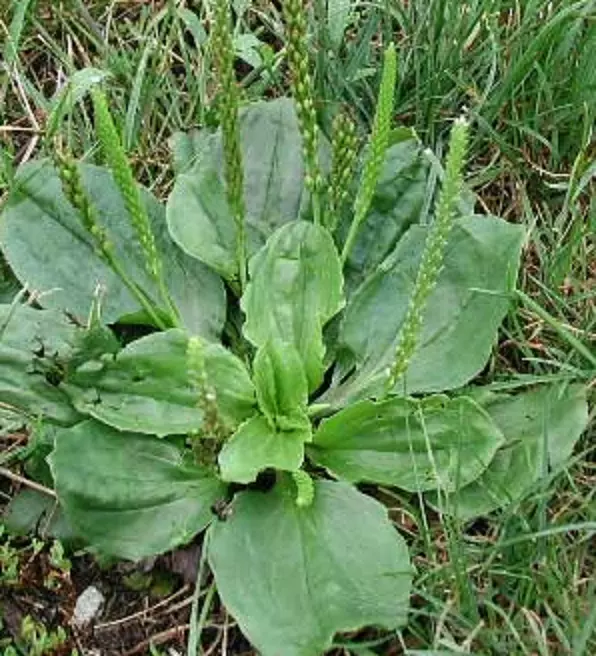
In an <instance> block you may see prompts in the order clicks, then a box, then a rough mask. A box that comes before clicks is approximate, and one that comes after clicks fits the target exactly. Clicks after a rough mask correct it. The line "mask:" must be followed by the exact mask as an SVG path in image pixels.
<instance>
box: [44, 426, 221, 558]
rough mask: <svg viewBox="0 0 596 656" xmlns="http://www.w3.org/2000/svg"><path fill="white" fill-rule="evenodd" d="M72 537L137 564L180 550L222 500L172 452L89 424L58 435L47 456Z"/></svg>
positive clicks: (204, 474)
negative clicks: (72, 529) (146, 558)
mask: <svg viewBox="0 0 596 656" xmlns="http://www.w3.org/2000/svg"><path fill="white" fill-rule="evenodd" d="M49 460H50V467H51V469H52V474H53V476H54V481H55V487H56V492H57V494H58V498H59V500H60V503H61V504H62V507H63V509H64V512H65V514H66V517H67V519H68V520H69V521H70V523H71V524H72V526H73V528H74V529H75V531H76V533H77V534H78V535H80V536H81V537H83V538H85V539H86V540H87V541H88V542H89V543H90V544H93V545H94V546H95V547H96V548H97V549H99V550H100V551H101V552H103V553H105V554H108V555H112V556H116V557H119V558H128V559H130V560H139V559H140V558H144V557H146V556H151V555H155V554H159V553H163V552H164V551H168V550H169V549H172V548H174V547H177V546H179V545H182V544H186V543H187V542H188V541H189V540H191V539H192V538H193V537H194V536H195V535H196V534H197V533H198V532H200V531H202V530H203V529H204V528H205V527H206V526H207V525H208V524H209V522H210V521H211V519H212V517H213V515H212V512H211V506H212V505H213V504H214V503H216V502H217V501H219V500H221V499H222V498H224V497H225V495H226V487H225V486H224V484H223V483H222V482H221V481H219V480H218V479H217V478H216V477H215V475H214V474H213V473H212V472H211V471H209V470H207V469H205V468H203V467H199V466H197V465H195V464H192V463H189V462H187V461H186V459H185V456H184V453H183V452H182V451H181V450H180V449H178V448H177V447H176V446H174V445H173V444H171V443H169V442H167V441H165V440H159V439H157V438H154V437H148V436H145V435H136V434H134V433H121V432H119V431H117V430H114V429H113V428H110V427H109V426H105V425H103V424H100V423H98V422H96V421H93V420H89V421H85V422H83V423H81V424H77V425H76V426H74V427H73V428H69V429H64V430H62V431H59V432H58V433H57V435H56V442H55V448H54V451H53V453H52V454H51V456H50V459H49Z"/></svg>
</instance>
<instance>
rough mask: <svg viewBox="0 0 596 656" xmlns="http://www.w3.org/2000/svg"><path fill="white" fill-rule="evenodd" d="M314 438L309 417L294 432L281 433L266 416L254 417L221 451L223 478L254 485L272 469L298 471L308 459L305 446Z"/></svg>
mask: <svg viewBox="0 0 596 656" xmlns="http://www.w3.org/2000/svg"><path fill="white" fill-rule="evenodd" d="M311 439H312V435H311V431H310V424H309V423H308V418H306V423H305V424H304V425H303V426H301V427H299V428H296V429H294V430H277V429H276V428H274V427H272V426H271V424H270V423H269V422H268V421H267V419H266V418H265V417H261V416H256V417H253V418H252V419H249V420H248V421H247V422H246V423H244V424H242V426H240V428H239V429H238V430H237V431H236V433H234V435H232V437H231V438H230V439H229V440H228V441H227V442H226V443H225V445H224V447H223V449H222V450H221V452H220V454H219V467H220V470H221V477H222V479H223V480H224V481H229V482H234V483H252V482H253V481H255V480H256V478H257V476H258V474H259V472H261V471H263V470H264V469H267V468H268V467H273V468H275V469H281V470H283V471H296V470H298V469H300V466H301V465H302V462H303V460H304V443H305V442H310V440H311Z"/></svg>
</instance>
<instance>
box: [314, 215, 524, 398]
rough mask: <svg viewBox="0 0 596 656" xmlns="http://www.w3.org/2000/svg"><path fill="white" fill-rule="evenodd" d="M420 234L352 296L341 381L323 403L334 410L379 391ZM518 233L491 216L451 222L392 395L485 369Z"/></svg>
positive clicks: (512, 272) (448, 385) (512, 273)
mask: <svg viewBox="0 0 596 656" xmlns="http://www.w3.org/2000/svg"><path fill="white" fill-rule="evenodd" d="M426 233H427V229H426V228H425V227H423V226H413V227H412V228H410V230H409V231H408V232H407V233H406V235H405V236H404V237H403V239H402V240H401V241H400V242H399V244H398V245H397V248H396V249H395V251H394V252H393V253H392V254H391V256H389V257H388V258H387V259H386V260H385V261H384V262H383V264H382V265H381V266H380V267H379V268H378V269H377V271H376V272H375V273H374V274H373V275H372V276H370V277H369V278H368V280H367V281H366V282H365V283H364V284H363V285H362V286H361V287H360V288H359V289H358V291H357V292H356V293H355V294H354V295H353V296H352V298H351V300H350V303H349V304H348V306H347V308H346V310H345V314H344V318H343V321H342V324H341V327H340V331H339V336H338V341H339V349H340V351H343V353H340V358H339V359H340V361H341V362H343V367H342V370H341V371H339V372H338V374H337V379H338V380H341V379H342V378H343V377H345V376H346V375H347V374H349V373H350V370H353V369H354V367H355V369H356V371H355V373H354V374H353V375H351V377H350V378H349V379H348V380H347V381H346V382H344V383H342V384H341V385H339V386H337V387H335V388H333V389H332V390H331V391H330V392H329V393H328V394H327V395H326V397H325V399H324V400H325V401H327V402H330V403H331V404H333V405H334V406H335V407H341V406H343V405H346V404H347V403H349V402H350V401H352V400H355V399H359V398H363V397H366V396H377V395H378V394H380V393H381V392H382V391H383V388H384V385H385V382H386V370H387V367H389V366H390V365H391V363H392V362H393V357H394V353H395V347H396V340H397V338H398V333H399V329H400V327H401V324H402V322H403V319H404V317H405V314H406V310H407V307H408V304H409V300H410V296H411V293H412V289H413V286H414V281H415V279H416V274H417V271H418V265H419V262H420V256H421V253H422V250H423V247H424V242H425V239H426ZM523 235H524V231H523V228H522V227H521V226H517V225H512V224H509V223H507V222H505V221H503V220H501V219H496V218H493V217H478V216H473V217H466V218H463V219H460V220H458V221H457V222H456V224H455V226H454V229H453V231H452V234H451V238H450V240H449V243H448V245H447V248H446V253H445V260H444V265H443V268H442V271H441V274H440V276H439V280H438V283H437V286H436V287H435V289H434V291H433V292H432V294H431V296H430V298H429V301H428V304H427V307H426V310H425V314H424V319H423V329H422V334H421V337H420V340H419V345H418V348H417V350H416V352H415V353H414V356H413V358H412V361H411V363H410V366H409V368H408V371H407V373H406V375H405V376H404V379H403V380H401V381H398V383H397V385H396V388H395V390H394V391H395V393H397V394H412V393H419V392H440V391H444V390H450V389H457V388H458V387H461V386H463V385H464V384H465V383H466V382H468V381H469V380H470V379H472V378H473V377H474V376H476V375H477V374H478V373H479V372H480V371H481V370H482V368H483V367H484V366H485V364H486V362H487V360H488V358H489V356H490V352H491V348H492V346H493V344H494V342H495V339H496V335H497V330H498V328H499V325H500V323H501V321H502V320H503V318H504V316H505V314H506V312H507V308H508V307H509V298H508V294H509V293H510V292H511V291H512V290H513V288H514V285H515V280H516V277H517V270H518V266H519V257H520V250H521V246H522V240H523Z"/></svg>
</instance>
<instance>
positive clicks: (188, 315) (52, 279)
mask: <svg viewBox="0 0 596 656" xmlns="http://www.w3.org/2000/svg"><path fill="white" fill-rule="evenodd" d="M80 171H81V175H82V178H83V184H84V186H85V189H86V190H87V193H88V194H89V196H90V198H91V199H92V201H93V204H94V206H95V207H96V209H97V212H98V219H99V222H100V223H101V225H102V226H104V227H105V228H106V230H107V232H108V235H109V236H110V239H111V241H112V243H113V246H114V251H115V254H116V257H117V259H118V260H119V261H120V263H121V264H122V266H123V267H124V268H125V270H126V272H127V274H128V276H129V277H130V278H131V279H132V280H134V281H135V283H137V284H138V285H140V286H141V287H142V288H143V289H144V290H146V292H147V294H149V296H151V297H153V298H154V299H158V298H159V295H158V292H157V290H156V289H155V285H154V283H153V281H152V280H150V279H149V277H148V275H147V273H146V270H145V266H144V260H143V253H142V251H141V248H140V246H139V245H138V243H137V239H136V237H135V233H134V230H133V228H132V226H131V224H130V220H129V217H128V215H127V212H126V209H125V207H124V203H123V201H122V198H121V197H120V193H119V191H118V187H117V186H116V184H115V183H114V180H113V178H112V176H111V174H110V173H109V172H108V171H107V170H106V169H103V168H98V167H96V166H91V165H89V164H81V165H80ZM143 198H144V201H145V203H146V206H147V210H148V213H149V216H150V219H151V221H152V225H153V229H154V232H155V238H156V243H157V247H158V250H159V252H160V254H161V258H162V260H163V266H164V275H165V278H166V284H167V287H168V289H169V291H170V294H171V296H172V298H173V300H174V303H175V304H176V306H177V307H178V309H179V311H180V314H181V317H182V321H183V323H184V325H185V327H186V328H188V330H190V331H191V332H193V333H196V334H199V335H202V336H204V337H205V338H207V339H210V340H215V339H217V337H218V336H219V334H220V332H221V329H222V327H223V323H224V320H225V293H224V289H223V284H222V282H221V280H219V279H218V277H217V276H216V275H215V274H214V273H213V272H211V271H209V270H208V269H207V268H206V267H205V266H203V265H202V264H200V263H199V262H197V261H196V260H195V259H194V258H191V257H188V256H187V255H185V254H184V253H183V252H182V251H181V250H180V249H179V248H178V247H177V246H176V245H175V244H174V243H173V242H172V240H171V239H170V237H169V235H168V233H167V228H166V224H165V215H164V208H163V206H162V205H160V204H159V203H158V202H157V200H156V199H155V198H154V197H153V196H152V195H151V194H150V193H149V192H147V191H144V193H143ZM0 244H1V246H2V250H3V252H4V255H5V256H6V259H7V261H8V263H9V264H10V266H11V268H12V269H13V271H14V273H15V275H16V276H17V278H18V279H19V280H20V281H21V283H23V284H24V285H25V284H26V285H28V286H29V287H30V288H32V289H35V290H38V291H41V292H44V293H43V294H42V295H41V296H40V303H41V304H42V305H43V306H44V307H46V308H50V309H57V310H67V311H69V312H71V313H72V314H74V315H76V316H77V317H78V318H79V319H84V318H86V316H87V313H88V311H89V307H90V305H91V299H92V298H93V294H94V291H95V289H96V288H97V286H98V285H102V286H103V287H105V289H106V295H105V300H104V303H103V306H102V311H103V319H104V321H105V322H106V323H111V322H114V321H117V320H118V319H121V318H122V317H124V316H125V315H131V314H135V313H137V312H139V310H140V307H139V304H138V302H137V301H136V299H134V298H133V297H132V296H131V294H130V292H129V291H128V289H127V288H126V287H125V286H124V284H123V283H122V281H121V280H120V278H119V277H118V276H116V274H115V273H114V272H113V271H112V270H111V269H110V268H108V266H107V265H106V264H105V263H104V261H103V260H102V259H101V258H100V257H99V256H98V255H97V252H96V250H95V249H94V247H93V244H92V241H91V239H90V236H89V235H88V234H87V232H86V231H85V230H84V228H83V226H82V224H81V221H80V219H79V217H78V215H77V212H76V210H74V209H73V207H72V206H71V205H70V203H69V202H68V201H67V200H66V198H65V197H64V195H63V193H62V188H61V184H60V180H59V178H58V175H57V173H56V171H55V169H54V168H53V166H52V165H51V164H50V163H48V162H47V161H42V160H40V161H35V162H30V163H28V164H26V165H24V166H23V167H21V168H20V169H19V172H18V174H17V180H16V183H15V188H14V190H13V191H12V193H11V194H10V196H9V197H8V200H7V202H6V204H5V206H4V209H3V212H2V215H1V216H0Z"/></svg>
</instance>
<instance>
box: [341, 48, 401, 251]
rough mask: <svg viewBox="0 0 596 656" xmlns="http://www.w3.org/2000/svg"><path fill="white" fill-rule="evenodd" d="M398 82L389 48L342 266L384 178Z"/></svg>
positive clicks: (393, 54) (395, 67)
mask: <svg viewBox="0 0 596 656" xmlns="http://www.w3.org/2000/svg"><path fill="white" fill-rule="evenodd" d="M396 78H397V56H396V54H395V46H394V45H393V43H392V44H390V45H389V47H388V48H387V50H385V55H384V61H383V75H382V77H381V87H380V89H379V97H378V99H377V109H376V112H375V119H374V123H373V129H372V134H371V137H370V142H369V146H368V154H367V157H366V162H365V163H364V171H363V173H362V178H361V180H360V187H359V188H358V194H357V196H356V200H355V201H354V218H353V219H352V224H351V226H350V230H349V232H348V236H347V238H346V242H345V244H344V248H343V250H342V254H341V260H342V263H344V264H345V262H346V260H347V259H348V256H349V254H350V252H351V250H352V247H353V246H354V242H355V240H356V236H357V234H358V230H359V229H360V225H361V224H362V222H363V221H364V219H365V217H366V213H367V212H368V209H369V207H370V203H371V201H372V198H373V195H374V193H375V189H376V187H377V182H378V180H379V176H380V174H381V167H382V166H383V161H384V160H385V153H386V152H387V146H388V145H389V135H390V133H391V116H392V114H393V95H394V91H395V81H396Z"/></svg>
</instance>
